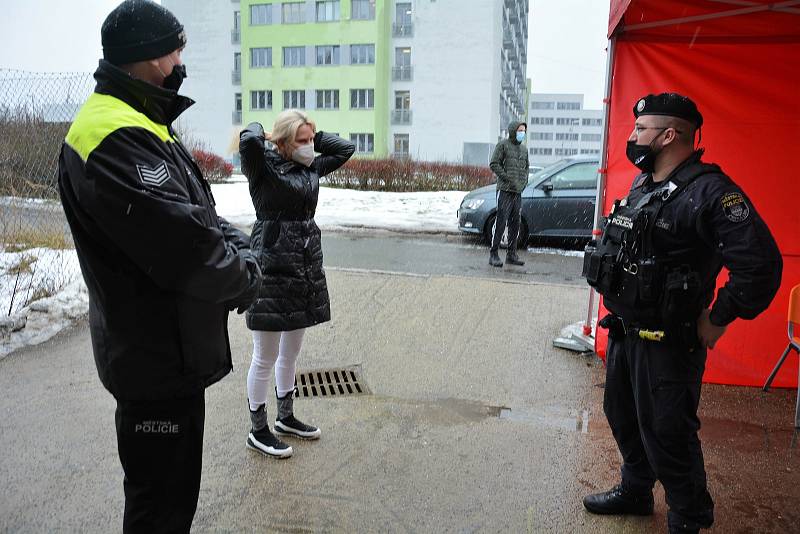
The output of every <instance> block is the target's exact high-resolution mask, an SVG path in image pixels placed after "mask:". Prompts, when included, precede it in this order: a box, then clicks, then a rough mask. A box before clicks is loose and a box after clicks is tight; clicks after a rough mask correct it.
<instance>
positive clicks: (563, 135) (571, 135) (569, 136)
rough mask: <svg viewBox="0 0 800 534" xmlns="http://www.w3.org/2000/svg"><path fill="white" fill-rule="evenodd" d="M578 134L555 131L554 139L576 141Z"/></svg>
mask: <svg viewBox="0 0 800 534" xmlns="http://www.w3.org/2000/svg"><path fill="white" fill-rule="evenodd" d="M577 140H578V134H576V133H557V134H556V141H577Z"/></svg>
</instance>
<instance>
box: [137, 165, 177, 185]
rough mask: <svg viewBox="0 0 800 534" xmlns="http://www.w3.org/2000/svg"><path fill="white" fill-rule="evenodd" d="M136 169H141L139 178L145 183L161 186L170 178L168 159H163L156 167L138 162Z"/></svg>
mask: <svg viewBox="0 0 800 534" xmlns="http://www.w3.org/2000/svg"><path fill="white" fill-rule="evenodd" d="M136 170H137V171H139V178H141V180H142V183H143V184H145V185H155V186H161V185H162V184H163V183H164V182H166V181H167V180H169V179H170V175H169V169H168V168H167V162H166V161H162V162H161V163H159V164H158V165H156V166H155V167H149V166H147V165H140V164H137V165H136Z"/></svg>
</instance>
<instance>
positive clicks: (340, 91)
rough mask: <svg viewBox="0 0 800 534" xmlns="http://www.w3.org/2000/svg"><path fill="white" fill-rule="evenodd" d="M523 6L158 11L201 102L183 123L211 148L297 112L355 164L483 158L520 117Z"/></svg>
mask: <svg viewBox="0 0 800 534" xmlns="http://www.w3.org/2000/svg"><path fill="white" fill-rule="evenodd" d="M528 1H529V0H488V1H487V0H438V1H431V0H402V1H401V0H300V1H298V0H293V1H279V0H241V1H237V0H233V1H232V2H230V3H227V2H219V1H218V0H217V1H214V0H194V1H191V0H163V5H165V6H166V7H167V8H169V9H171V10H173V12H175V14H176V15H177V16H178V18H179V19H180V20H181V21H182V22H184V25H185V26H186V29H187V36H188V39H189V43H188V46H187V48H186V51H185V52H184V60H185V62H186V64H187V68H188V69H189V78H188V79H187V81H186V85H185V86H186V89H185V93H186V94H188V95H190V96H193V97H194V98H196V99H197V100H198V102H199V104H198V105H197V106H196V109H193V110H190V111H189V112H187V116H186V121H187V122H188V123H189V129H190V130H196V131H198V132H209V134H208V136H209V137H213V138H214V139H215V141H214V142H213V143H211V144H212V146H213V148H214V150H215V151H216V152H218V153H220V154H224V155H228V154H229V153H230V149H231V142H230V140H229V139H228V138H231V134H230V132H231V131H233V132H234V136H233V137H235V132H238V130H239V129H240V128H241V125H242V124H247V123H248V122H251V121H259V122H261V123H262V124H264V125H265V127H267V128H269V125H271V124H272V122H273V121H274V119H275V117H276V116H277V114H278V113H280V112H281V111H282V110H284V109H288V108H300V109H304V110H306V111H307V112H308V113H309V114H310V115H311V116H312V118H313V119H314V120H315V121H316V123H317V124H318V127H319V128H320V129H322V130H326V131H330V132H334V133H337V134H339V135H341V136H343V137H345V138H349V139H351V140H353V141H354V142H355V143H356V147H357V153H358V154H359V155H361V156H364V157H387V156H395V157H409V156H410V157H414V158H417V159H427V160H445V161H465V162H467V163H474V164H486V162H487V161H488V158H489V155H490V153H491V150H492V148H493V147H494V145H495V144H496V142H497V140H498V139H499V138H502V137H503V136H504V133H505V128H506V125H507V123H508V122H510V121H511V120H512V118H523V117H524V116H525V110H526V109H527V95H528V94H529V90H528V89H527V88H526V81H527V80H526V63H527V57H526V54H527V21H528ZM211 5H213V7H209V6H211ZM212 27H213V28H212ZM224 39H227V43H226V44H225V46H221V45H220V44H219V43H220V42H221V41H222V40H224ZM212 40H213V41H214V43H215V44H214V45H206V44H203V45H201V46H196V45H198V44H199V42H203V43H206V42H208V41H212ZM201 63H205V65H204V66H203V67H202V68H200V69H198V68H197V66H199V64H201ZM196 65H197V66H196ZM228 73H230V77H229V75H228ZM192 82H194V83H192ZM201 85H202V86H204V89H203V90H200V89H199V86H201ZM202 99H207V100H208V101H207V102H203V100H202ZM225 109H227V111H224V110H225ZM195 123H197V124H198V125H199V126H197V127H196V126H195ZM203 137H205V136H203Z"/></svg>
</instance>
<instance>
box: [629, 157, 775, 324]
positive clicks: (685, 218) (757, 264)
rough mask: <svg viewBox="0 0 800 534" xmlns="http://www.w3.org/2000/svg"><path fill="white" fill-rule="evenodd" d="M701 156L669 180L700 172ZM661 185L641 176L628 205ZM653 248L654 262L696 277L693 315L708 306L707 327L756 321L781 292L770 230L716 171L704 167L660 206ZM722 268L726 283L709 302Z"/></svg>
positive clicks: (680, 168)
mask: <svg viewBox="0 0 800 534" xmlns="http://www.w3.org/2000/svg"><path fill="white" fill-rule="evenodd" d="M701 156H702V151H697V152H695V153H694V154H693V155H692V156H690V157H689V158H688V159H687V160H686V161H685V162H684V163H683V164H681V165H680V166H679V167H678V168H677V169H675V171H673V173H672V175H673V176H674V175H675V174H677V173H678V172H686V171H689V173H690V174H692V173H693V169H687V168H686V167H689V166H693V167H698V166H703V165H704V164H703V163H702V162H701V160H700V158H701ZM708 170H710V171H711V172H708ZM694 172H696V171H694ZM668 179H669V178H668ZM660 185H662V184H655V183H654V182H653V181H652V179H651V177H650V175H649V174H643V175H640V176H639V177H638V178H637V179H636V180H634V183H633V186H632V187H631V191H630V193H629V194H628V204H629V205H634V204H636V202H637V201H638V199H639V198H641V197H642V196H643V195H645V194H647V193H648V192H650V191H653V190H654V189H655V188H657V187H659V186H660ZM652 244H653V250H654V252H655V255H656V257H659V258H661V259H663V260H664V261H666V262H667V263H668V264H670V265H675V266H680V265H687V266H688V267H690V268H691V269H692V270H693V271H695V272H697V273H699V275H700V288H701V292H700V302H699V303H698V309H704V308H707V307H708V306H709V305H711V302H712V300H713V306H712V307H711V322H712V323H714V324H716V325H718V326H725V325H727V324H728V323H730V322H731V321H733V320H734V319H737V318H742V319H753V318H755V317H756V316H757V315H758V314H759V313H761V312H762V311H764V310H765V309H766V308H767V306H769V304H770V302H771V301H772V299H773V297H774V296H775V293H776V292H777V291H778V288H779V287H780V283H781V271H782V268H783V259H782V257H781V253H780V251H779V250H778V246H777V244H776V243H775V240H774V238H773V237H772V234H771V233H770V231H769V228H767V225H766V224H765V223H764V220H763V219H762V218H761V217H760V216H759V214H758V213H757V212H756V210H755V207H754V206H753V203H752V202H750V199H748V198H747V196H746V195H745V194H744V192H743V191H742V189H741V188H740V187H739V186H737V185H736V184H735V183H734V182H733V180H731V179H730V178H729V177H728V176H727V175H726V174H725V173H724V172H723V171H722V169H720V168H719V167H717V166H715V165H708V166H706V172H705V173H704V174H701V175H700V176H698V177H697V178H695V179H694V180H693V181H691V182H690V183H689V184H688V185H687V186H686V188H685V189H684V190H683V191H679V192H678V193H677V196H676V197H675V198H673V199H671V200H670V201H669V202H667V203H665V204H664V206H663V207H662V209H661V212H660V214H659V215H658V217H657V219H656V221H655V226H654V229H653V233H652ZM723 266H724V267H725V268H726V269H728V274H729V276H728V280H727V282H726V283H725V285H724V286H723V287H721V288H720V290H719V291H718V292H717V296H716V299H714V289H715V284H716V279H717V275H718V274H719V273H720V271H721V269H722V267H723ZM632 315H633V316H632V317H625V318H626V319H628V320H630V321H634V322H635V321H636V320H637V317H636V312H635V311H634V312H632Z"/></svg>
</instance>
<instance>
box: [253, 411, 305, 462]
mask: <svg viewBox="0 0 800 534" xmlns="http://www.w3.org/2000/svg"><path fill="white" fill-rule="evenodd" d="M250 421H251V423H252V425H253V427H252V428H251V429H250V433H249V434H248V435H247V448H248V449H253V450H254V451H256V452H260V453H261V454H263V455H265V456H269V457H270V458H288V457H290V456H291V455H292V454H293V453H294V451H293V450H292V448H291V447H290V446H288V445H287V444H285V443H284V442H282V441H281V440H279V439H278V438H276V437H275V436H274V435H273V434H272V432H270V431H269V424H268V423H267V409H266V406H265V405H263V404H262V405H261V406H259V407H258V408H256V410H255V411H252V410H250Z"/></svg>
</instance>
